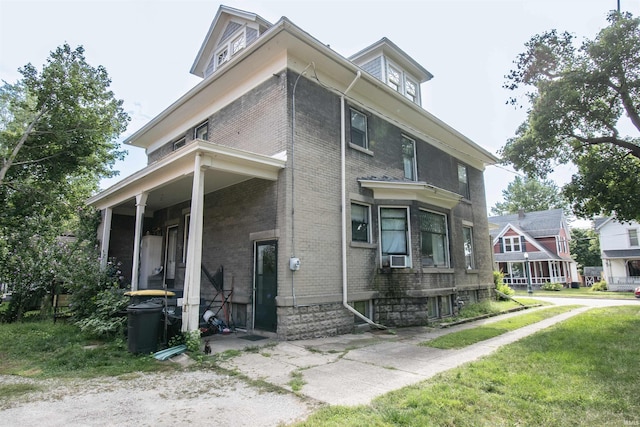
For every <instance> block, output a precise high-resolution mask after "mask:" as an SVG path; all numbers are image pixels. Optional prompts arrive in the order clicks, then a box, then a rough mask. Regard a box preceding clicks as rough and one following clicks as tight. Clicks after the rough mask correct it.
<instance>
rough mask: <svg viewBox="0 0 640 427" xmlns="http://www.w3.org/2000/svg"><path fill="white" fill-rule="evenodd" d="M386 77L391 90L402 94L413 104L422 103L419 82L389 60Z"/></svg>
mask: <svg viewBox="0 0 640 427" xmlns="http://www.w3.org/2000/svg"><path fill="white" fill-rule="evenodd" d="M384 77H385V81H386V83H387V85H388V86H389V87H390V88H392V89H393V90H395V91H396V92H399V93H401V94H402V95H404V96H405V97H407V98H408V99H410V100H411V101H412V102H415V103H416V104H419V103H420V85H419V84H418V81H417V80H416V79H414V78H413V77H410V76H409V74H407V73H406V72H405V71H404V70H403V69H402V68H400V67H398V66H397V65H395V64H393V63H392V62H391V61H388V60H387V66H386V74H385V75H384Z"/></svg>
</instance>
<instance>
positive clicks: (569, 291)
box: [515, 287, 636, 300]
mask: <svg viewBox="0 0 640 427" xmlns="http://www.w3.org/2000/svg"><path fill="white" fill-rule="evenodd" d="M521 296H527V297H528V296H529V294H527V291H524V290H523V291H520V290H517V291H516V294H515V297H516V298H517V299H518V300H520V298H519V297H521ZM536 296H539V297H566V298H571V297H575V298H601V299H636V298H635V296H634V295H633V292H607V291H605V292H597V291H592V290H591V288H585V287H580V288H577V289H576V288H565V289H562V290H559V291H542V290H534V292H533V295H532V297H533V298H535V297H536Z"/></svg>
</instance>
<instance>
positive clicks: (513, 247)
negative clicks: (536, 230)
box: [502, 236, 522, 252]
mask: <svg viewBox="0 0 640 427" xmlns="http://www.w3.org/2000/svg"><path fill="white" fill-rule="evenodd" d="M502 244H503V247H504V252H522V247H521V245H520V236H507V237H503V238H502Z"/></svg>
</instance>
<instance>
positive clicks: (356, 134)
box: [351, 109, 369, 149]
mask: <svg viewBox="0 0 640 427" xmlns="http://www.w3.org/2000/svg"><path fill="white" fill-rule="evenodd" d="M351 143H352V144H354V145H357V146H358V147H362V148H367V149H368V148H369V137H368V134H367V116H365V115H364V114H362V113H361V112H359V111H356V110H353V109H352V110H351Z"/></svg>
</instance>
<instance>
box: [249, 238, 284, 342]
mask: <svg viewBox="0 0 640 427" xmlns="http://www.w3.org/2000/svg"><path fill="white" fill-rule="evenodd" d="M261 245H264V246H266V245H274V246H275V252H276V265H275V274H276V279H275V280H276V295H275V298H277V296H278V240H277V239H265V240H255V241H254V242H253V292H252V310H251V311H252V313H251V314H252V315H251V328H252V329H256V311H257V305H258V304H257V298H256V295H257V290H258V272H257V267H258V264H257V263H258V247H259V246H261ZM275 317H276V328H275V329H276V330H275V331H268V330H264V331H265V332H277V329H278V323H277V322H278V315H277V308H276V313H275ZM260 330H263V329H260Z"/></svg>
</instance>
